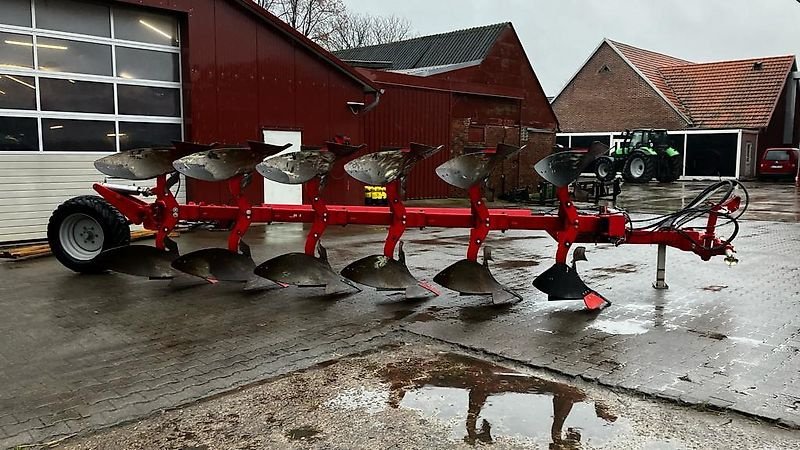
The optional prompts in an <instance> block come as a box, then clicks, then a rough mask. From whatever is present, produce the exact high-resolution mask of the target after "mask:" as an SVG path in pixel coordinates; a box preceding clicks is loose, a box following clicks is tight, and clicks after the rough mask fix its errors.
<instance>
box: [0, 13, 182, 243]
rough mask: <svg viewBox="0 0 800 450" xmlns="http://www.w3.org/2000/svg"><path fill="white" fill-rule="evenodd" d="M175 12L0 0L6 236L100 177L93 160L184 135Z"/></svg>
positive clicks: (0, 231) (37, 228)
mask: <svg viewBox="0 0 800 450" xmlns="http://www.w3.org/2000/svg"><path fill="white" fill-rule="evenodd" d="M182 103H183V102H182V94H181V68H180V50H179V36H178V21H177V19H176V18H175V17H173V16H170V15H165V14H160V13H157V12H153V11H151V10H142V9H140V8H134V7H128V6H118V5H110V4H109V3H108V2H84V1H78V0H2V1H1V2H0V242H8V241H18V240H28V239H41V238H43V237H44V236H45V229H46V224H47V219H48V217H49V216H50V213H51V212H52V210H53V209H54V208H55V207H56V206H57V205H58V204H59V203H61V202H63V201H64V200H66V199H68V198H70V197H73V196H75V195H81V194H89V193H92V192H93V191H92V190H91V184H92V183H93V182H97V181H103V175H101V174H100V173H99V172H97V171H96V170H95V169H94V167H93V165H92V162H93V161H94V160H95V159H97V158H100V157H102V156H104V155H106V154H109V153H112V152H116V151H120V150H127V149H131V148H139V147H148V146H153V145H165V144H169V143H170V142H171V141H172V140H176V139H181V138H182V136H183V119H182V117H183V113H182Z"/></svg>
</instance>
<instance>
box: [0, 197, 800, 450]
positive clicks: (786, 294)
mask: <svg viewBox="0 0 800 450" xmlns="http://www.w3.org/2000/svg"><path fill="white" fill-rule="evenodd" d="M692 189H694V187H693V186H690V188H687V189H686V190H681V191H679V192H678V193H677V194H675V195H677V196H679V197H680V196H681V195H684V194H683V193H682V192H684V193H685V192H692ZM770 189H772V188H771V187H770ZM792 189H794V188H792ZM759 192H760V191H759V190H757V192H756V194H758V195H762V194H759ZM793 192H794V191H793ZM664 195H666V194H664ZM685 195H689V194H685ZM787 198H788V199H789V200H786V201H787V202H788V203H786V204H785V205H783V206H784V207H785V209H786V210H787V211H788V210H790V209H791V208H793V207H794V206H793V204H792V201H795V205H796V194H795V197H794V200H792V197H791V196H788V197H787ZM676 201H677V200H676ZM797 226H798V225H796V224H793V223H774V222H755V221H752V222H745V223H743V227H742V232H741V234H740V237H739V239H738V240H737V242H736V244H737V248H738V250H739V252H740V256H741V258H742V263H741V264H740V265H739V266H737V267H735V268H732V269H730V268H727V267H726V266H725V265H724V264H723V263H722V262H721V260H719V259H717V260H714V261H711V262H707V263H703V262H701V261H700V260H699V259H697V258H696V257H695V256H693V255H689V254H683V253H680V252H677V251H670V252H669V254H668V282H669V283H670V286H671V289H670V290H668V291H655V290H653V289H652V288H651V287H650V283H651V281H652V278H653V277H654V274H655V266H654V264H655V257H656V249H655V247H651V246H624V247H621V248H614V247H612V246H607V245H598V246H589V248H588V250H589V251H588V257H589V261H588V262H586V263H582V264H581V265H580V271H581V273H582V274H583V276H584V279H585V280H586V281H587V282H588V283H589V284H590V285H592V286H593V287H594V288H596V289H598V290H599V291H601V292H603V293H604V294H606V295H607V296H608V297H609V298H610V299H612V300H613V301H614V305H613V306H612V307H611V308H609V309H607V310H605V311H603V312H601V313H600V314H588V313H586V312H584V311H582V306H581V305H580V304H576V303H574V302H552V303H548V302H547V301H546V298H545V296H544V295H543V294H541V293H539V292H538V291H536V290H535V289H533V287H532V286H531V282H532V280H533V278H534V277H535V276H536V275H537V274H539V273H541V272H542V271H544V270H545V269H546V268H547V267H549V265H550V264H552V262H553V254H554V251H555V243H554V242H553V241H552V240H551V239H550V238H549V237H548V236H547V235H545V234H544V233H522V232H508V233H505V234H501V233H492V234H491V235H490V238H489V240H488V243H489V245H491V246H493V247H494V249H495V251H494V256H495V257H496V259H497V261H496V263H495V265H494V267H495V274H496V276H497V278H498V279H499V280H500V281H501V282H504V283H506V284H508V285H509V286H511V287H513V288H514V289H517V290H518V291H519V292H520V293H522V294H523V297H524V301H522V302H521V303H519V304H516V305H511V306H506V307H497V306H492V305H489V304H487V302H486V300H485V299H482V298H478V297H459V296H457V295H456V294H454V293H452V292H444V293H443V295H442V296H440V297H438V298H435V299H430V300H427V301H417V302H408V301H403V300H402V299H401V298H399V297H397V296H394V297H391V296H389V297H387V296H385V295H383V294H380V293H376V292H374V291H372V290H365V291H363V292H361V293H354V294H353V295H343V296H336V297H329V296H324V295H323V293H322V291H321V290H313V289H312V290H301V289H296V288H289V289H277V288H276V287H274V286H270V285H269V283H265V285H264V287H263V289H256V290H250V291H243V290H242V286H240V285H235V284H226V283H220V284H219V285H216V286H209V285H205V284H204V283H200V282H197V281H194V280H190V279H181V280H177V281H175V282H163V281H148V280H141V279H137V278H133V277H128V276H124V275H112V274H110V275H102V276H81V275H77V274H73V273H71V272H69V271H68V270H66V269H64V268H63V267H62V266H60V265H59V263H58V262H57V261H56V260H55V259H53V258H45V259H41V260H34V261H18V262H3V263H0V279H2V280H3V283H0V308H2V310H3V311H4V314H3V315H2V316H0V342H2V343H3V344H2V346H0V363H1V364H0V448H4V447H10V446H16V445H21V444H28V443H31V442H43V441H50V440H53V439H58V438H62V437H64V436H70V435H72V434H75V433H78V434H83V433H86V432H89V431H91V430H96V429H100V428H104V427H108V426H111V425H114V424H118V423H122V422H127V421H131V420H135V419H138V418H141V417H145V416H148V415H151V414H154V413H157V412H159V411H162V410H165V409H169V408H174V407H177V406H180V405H184V404H188V403H191V402H194V401H196V400H198V399H203V398H207V397H209V396H212V395H215V394H219V393H223V392H227V391H229V390H230V389H235V388H237V387H241V386H246V385H248V384H251V383H255V382H259V381H261V380H264V379H266V378H270V377H274V376H277V375H281V374H287V373H291V372H293V371H296V370H299V369H304V368H307V367H309V366H312V365H314V364H316V363H318V362H321V361H326V360H329V359H331V358H336V357H338V356H340V355H344V354H348V353H353V352H359V351H362V350H364V349H368V348H373V347H375V346H376V345H380V344H381V343H383V342H384V341H385V340H387V339H391V338H392V336H394V334H395V333H398V332H400V331H402V330H403V328H402V327H405V329H406V330H408V331H409V332H413V333H417V334H420V335H425V336H430V337H432V338H435V339H440V340H444V341H447V342H451V343H453V344H455V345H458V346H462V347H469V348H474V349H480V350H482V351H486V352H490V353H493V354H497V355H502V356H503V357H506V358H508V359H510V360H515V361H519V362H522V363H524V364H527V365H532V366H538V367H544V368H548V369H552V370H555V371H558V372H562V373H565V374H568V375H571V376H579V377H582V378H585V379H587V380H597V381H599V382H600V383H604V384H607V385H611V386H618V387H622V388H627V389H633V390H636V391H639V392H642V393H646V394H651V395H658V396H662V397H666V398H670V399H673V400H676V401H681V402H687V403H705V404H708V405H710V406H714V407H720V408H730V409H733V410H736V411H741V412H744V413H747V414H753V415H757V416H760V417H765V418H768V419H771V420H775V421H780V422H781V423H783V424H786V425H790V426H797V425H798V421H799V420H800V418H798V414H797V411H798V405H800V403H798V402H799V401H800V400H799V399H798V396H797V392H798V390H797V386H798V381H797V379H798V369H797V368H798V359H797V358H798V356H797V354H798V351H799V350H798V348H800V325H798V324H800V321H798V317H797V313H798V303H799V302H800V288H798V286H800V284H799V283H798V282H797V275H798V271H799V270H800V269H798V266H800V264H798V257H797V252H798V250H800V248H798V247H800V238H798V237H797V236H798V233H797ZM306 232H307V228H304V227H303V226H301V225H273V226H270V227H254V228H253V229H252V230H251V231H250V232H249V233H248V236H247V238H248V242H249V243H250V244H251V247H252V250H253V254H254V258H255V260H256V262H261V261H264V260H266V259H268V258H270V257H274V256H276V255H278V254H281V253H285V252H289V251H297V250H298V249H300V248H302V241H303V239H304V236H305V233H306ZM384 234H385V230H384V229H383V228H381V227H367V226H362V227H358V228H356V227H347V228H336V229H331V230H329V232H328V233H326V236H325V239H324V242H325V243H326V245H327V247H328V248H329V253H330V259H331V261H332V263H333V265H334V267H338V268H341V267H344V266H345V265H346V264H347V263H349V262H352V261H354V260H356V259H359V258H361V257H363V256H366V255H369V254H373V253H377V252H379V251H380V249H381V248H382V243H383V238H384ZM226 236H227V235H226V233H220V232H208V231H204V232H194V233H188V234H183V235H181V237H180V238H179V239H178V243H179V245H180V246H181V250H182V251H183V252H189V251H191V250H195V249H199V248H204V247H210V246H220V245H223V243H224V242H225V240H226ZM466 241H467V237H466V233H465V232H464V230H435V229H430V230H425V231H418V230H413V231H410V232H409V233H408V235H407V236H406V251H407V253H408V261H409V266H410V268H411V270H412V272H414V273H415V274H416V275H418V276H419V277H421V278H425V279H428V280H430V279H431V278H432V277H433V276H434V275H435V274H436V273H437V272H438V271H439V270H441V269H442V268H444V267H446V266H447V265H449V264H451V263H453V262H455V261H456V260H458V259H460V258H462V257H463V256H464V254H465V251H466Z"/></svg>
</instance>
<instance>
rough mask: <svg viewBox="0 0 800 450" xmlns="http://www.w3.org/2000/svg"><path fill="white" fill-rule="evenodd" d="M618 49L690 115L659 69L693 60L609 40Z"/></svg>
mask: <svg viewBox="0 0 800 450" xmlns="http://www.w3.org/2000/svg"><path fill="white" fill-rule="evenodd" d="M608 42H609V43H611V44H612V45H613V46H614V47H616V48H617V50H618V51H619V52H620V53H622V55H623V56H624V57H625V58H626V59H627V60H628V61H630V63H631V64H633V65H634V66H635V67H636V68H637V69H639V71H640V72H642V74H644V76H645V77H647V79H649V80H650V82H651V83H653V85H655V87H656V89H658V90H659V91H661V93H662V94H664V97H666V98H667V101H669V102H670V103H672V105H673V106H674V107H675V108H677V109H678V110H679V111H680V112H681V113H683V114H684V115H685V116H689V111H687V110H686V108H684V107H683V105H681V103H680V100H679V99H678V97H676V96H675V94H674V93H673V92H672V90H671V89H670V88H669V85H667V83H666V81H665V80H664V77H663V76H661V73H660V72H659V69H661V68H663V67H672V66H681V65H686V64H693V63H692V62H691V61H686V60H683V59H680V58H675V57H674V56H669V55H665V54H663V53H657V52H653V51H650V50H645V49H643V48H638V47H634V46H632V45H628V44H623V43H622V42H616V41H612V40H609V41H608Z"/></svg>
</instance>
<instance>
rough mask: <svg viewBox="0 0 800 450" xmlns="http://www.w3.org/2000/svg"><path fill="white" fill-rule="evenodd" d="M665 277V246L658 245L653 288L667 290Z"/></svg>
mask: <svg viewBox="0 0 800 450" xmlns="http://www.w3.org/2000/svg"><path fill="white" fill-rule="evenodd" d="M666 276H667V246H666V245H665V244H658V263H657V267H656V281H655V282H654V283H653V287H654V288H656V289H669V286H668V285H667V282H666V281H665V280H666Z"/></svg>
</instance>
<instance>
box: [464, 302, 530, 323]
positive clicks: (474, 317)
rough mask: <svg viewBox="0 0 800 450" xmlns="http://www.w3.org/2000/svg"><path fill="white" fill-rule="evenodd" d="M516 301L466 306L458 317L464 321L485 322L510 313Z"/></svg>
mask: <svg viewBox="0 0 800 450" xmlns="http://www.w3.org/2000/svg"><path fill="white" fill-rule="evenodd" d="M515 305H516V303H505V304H497V305H495V304H489V305H479V306H464V307H462V308H461V310H459V313H458V318H459V319H460V320H461V321H462V322H464V323H483V322H489V321H492V320H495V319H497V318H500V317H502V316H505V315H506V314H509V313H510V312H511V311H512V310H513V308H514V306H515Z"/></svg>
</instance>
